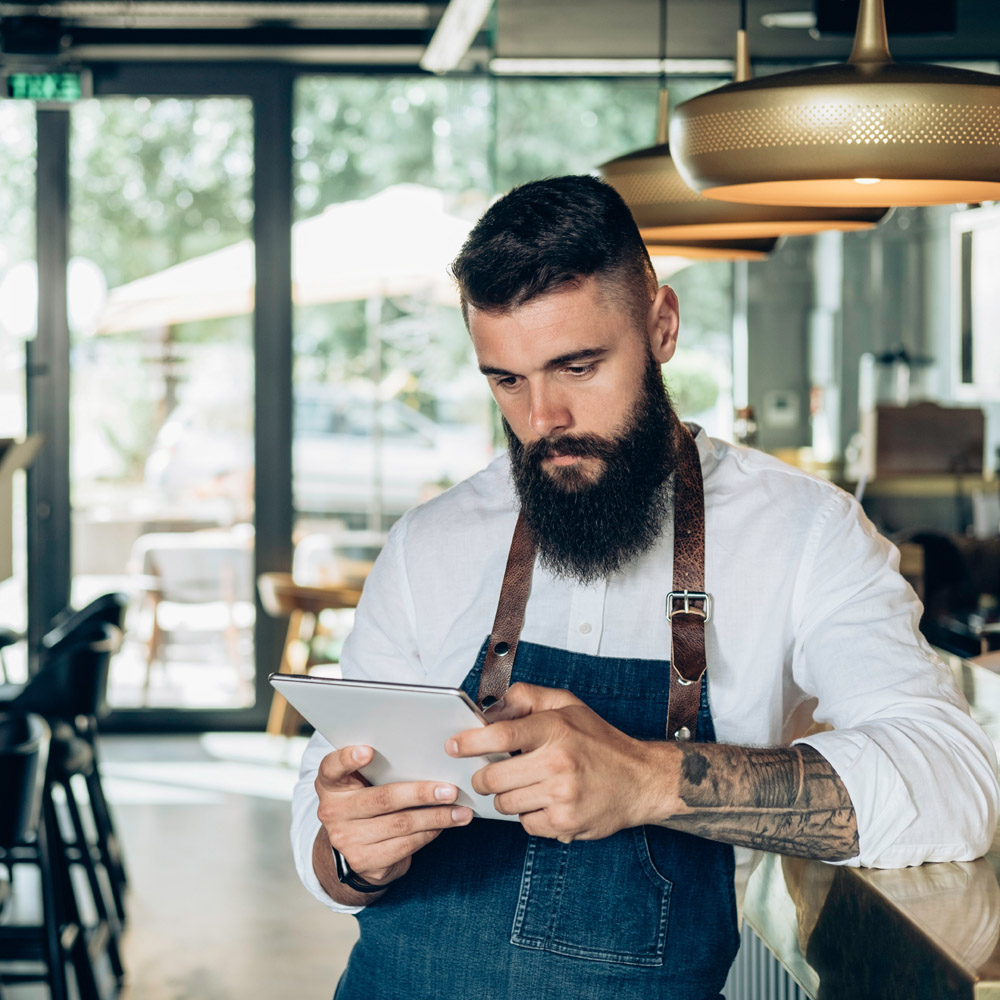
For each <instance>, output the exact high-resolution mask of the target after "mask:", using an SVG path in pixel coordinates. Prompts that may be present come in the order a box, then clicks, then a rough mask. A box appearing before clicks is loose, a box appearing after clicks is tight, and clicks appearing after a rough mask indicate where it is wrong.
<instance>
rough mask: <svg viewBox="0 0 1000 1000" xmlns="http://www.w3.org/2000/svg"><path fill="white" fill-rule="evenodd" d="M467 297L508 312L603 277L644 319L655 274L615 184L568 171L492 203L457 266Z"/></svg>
mask: <svg viewBox="0 0 1000 1000" xmlns="http://www.w3.org/2000/svg"><path fill="white" fill-rule="evenodd" d="M451 273H452V275H453V277H454V278H455V281H456V282H457V283H458V288H459V292H460V294H461V300H462V316H463V317H464V318H465V322H466V325H468V322H469V307H470V306H471V307H472V308H474V309H481V310H483V311H484V312H507V311H508V310H510V309H515V308H517V307H518V306H521V305H524V303H526V302H528V301H529V300H531V299H533V298H535V297H536V296H538V295H544V294H545V293H546V292H553V291H556V290H557V289H559V288H561V287H564V286H569V285H574V284H576V285H578V284H580V283H581V282H582V281H583V280H584V279H586V278H589V277H592V276H594V277H600V278H605V279H607V280H608V283H609V284H611V285H613V286H616V288H615V290H616V291H617V292H618V293H619V295H620V297H621V299H622V301H623V304H624V305H625V307H626V308H627V309H628V310H629V312H631V313H633V315H634V316H635V317H636V318H637V319H639V320H640V321H641V320H642V319H644V318H645V315H646V311H647V310H648V308H649V303H650V302H651V301H652V299H653V297H654V296H655V295H656V288H657V279H656V272H655V271H654V270H653V265H652V262H651V261H650V259H649V253H648V252H647V251H646V247H645V245H644V244H643V242H642V237H641V236H640V235H639V230H638V228H637V227H636V224H635V220H634V219H633V218H632V213H631V212H629V210H628V206H627V205H626V204H625V202H624V201H622V198H621V196H620V195H619V194H618V192H617V191H615V189H614V188H613V187H611V186H610V185H609V184H605V183H604V181H601V180H598V179H597V178H596V177H589V176H586V175H570V176H567V177H550V178H547V179H545V180H541V181H532V182H531V183H530V184H522V185H521V186H520V187H516V188H514V189H513V190H511V191H509V192H508V193H507V194H506V195H504V196H503V197H502V198H500V199H499V200H498V201H497V202H495V203H494V204H493V205H491V206H490V208H489V209H487V211H486V213H485V214H484V215H483V217H482V218H481V219H480V220H479V222H477V223H476V225H475V226H474V227H473V229H472V232H471V233H470V234H469V238H468V239H467V240H466V241H465V245H464V246H463V247H462V250H461V252H460V253H459V255H458V256H457V257H456V258H455V260H454V262H453V263H452V265H451Z"/></svg>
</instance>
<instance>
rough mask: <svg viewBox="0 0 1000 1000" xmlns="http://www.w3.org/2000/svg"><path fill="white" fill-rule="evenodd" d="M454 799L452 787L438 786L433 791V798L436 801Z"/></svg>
mask: <svg viewBox="0 0 1000 1000" xmlns="http://www.w3.org/2000/svg"><path fill="white" fill-rule="evenodd" d="M454 797H455V789H454V787H453V786H452V785H438V786H437V788H435V789H434V798H436V799H453V798H454Z"/></svg>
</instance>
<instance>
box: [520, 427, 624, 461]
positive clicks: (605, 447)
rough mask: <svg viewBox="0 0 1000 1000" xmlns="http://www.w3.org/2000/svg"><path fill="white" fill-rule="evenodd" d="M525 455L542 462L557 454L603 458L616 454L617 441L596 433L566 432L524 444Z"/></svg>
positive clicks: (606, 458) (528, 458) (527, 457)
mask: <svg viewBox="0 0 1000 1000" xmlns="http://www.w3.org/2000/svg"><path fill="white" fill-rule="evenodd" d="M523 447H524V457H525V458H526V459H527V460H528V461H530V462H535V463H537V462H541V461H543V460H544V459H546V458H555V457H556V456H557V455H572V456H574V457H576V458H603V459H604V460H605V461H607V460H608V459H610V458H611V457H613V456H614V454H615V451H616V442H614V441H609V440H608V439H607V438H603V437H599V436H598V435H596V434H564V435H562V436H561V437H558V438H554V439H549V438H543V439H541V440H539V441H532V442H531V444H527V445H524V446H523Z"/></svg>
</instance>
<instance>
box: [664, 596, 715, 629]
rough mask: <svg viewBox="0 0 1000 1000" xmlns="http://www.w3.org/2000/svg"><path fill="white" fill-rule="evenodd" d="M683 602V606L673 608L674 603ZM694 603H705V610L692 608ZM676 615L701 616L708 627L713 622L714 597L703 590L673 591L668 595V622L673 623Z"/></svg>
mask: <svg viewBox="0 0 1000 1000" xmlns="http://www.w3.org/2000/svg"><path fill="white" fill-rule="evenodd" d="M676 601H683V602H684V603H683V606H682V607H679V608H675V607H673V604H674V602H676ZM692 601H704V602H705V607H704V608H692V607H691V602H692ZM674 615H701V617H702V618H704V619H705V624H706V625H707V624H708V623H709V622H710V621H711V620H712V595H711V594H706V593H705V592H704V591H703V590H672V591H671V592H670V593H669V594H667V621H668V622H669V621H673V620H674Z"/></svg>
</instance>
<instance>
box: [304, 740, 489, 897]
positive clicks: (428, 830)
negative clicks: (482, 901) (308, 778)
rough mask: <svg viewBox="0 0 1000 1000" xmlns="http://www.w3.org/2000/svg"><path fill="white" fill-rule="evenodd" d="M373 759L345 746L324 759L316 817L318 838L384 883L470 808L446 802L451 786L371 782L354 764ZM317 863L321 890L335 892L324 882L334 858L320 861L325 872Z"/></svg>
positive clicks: (461, 821)
mask: <svg viewBox="0 0 1000 1000" xmlns="http://www.w3.org/2000/svg"><path fill="white" fill-rule="evenodd" d="M373 757H374V751H373V750H372V748H371V747H343V748H341V749H340V750H334V751H333V752H332V753H329V754H327V755H326V757H324V758H323V761H322V763H321V764H320V766H319V773H318V775H317V777H316V792H317V793H318V795H319V809H318V810H317V815H318V816H319V820H320V822H321V823H322V824H323V830H322V831H321V832H320V838H323V837H324V836H325V838H326V839H327V840H328V841H329V846H330V847H334V848H336V849H337V850H338V851H340V853H341V854H342V855H343V856H344V858H345V859H346V860H347V863H348V864H349V865H350V866H351V868H352V869H353V870H354V871H355V872H356V873H357V874H358V875H359V876H360V877H361V878H363V879H364V880H365V881H366V882H370V883H372V884H373V885H381V884H385V885H388V884H389V883H390V882H394V881H395V880H396V879H398V878H399V877H400V876H402V875H404V874H405V873H406V872H407V870H408V869H409V867H410V859H411V857H412V856H413V855H414V854H415V853H416V852H417V851H419V850H420V848H421V847H424V846H425V845H427V844H429V843H430V842H431V841H432V840H433V839H434V838H435V837H436V836H437V835H438V834H439V833H440V832H441V831H442V830H446V829H448V828H449V827H454V826H465V825H466V824H467V823H469V822H470V821H471V819H472V810H471V809H469V808H467V807H466V806H453V805H450V804H449V803H453V802H454V801H455V798H456V796H457V795H458V790H457V789H456V788H455V786H454V785H448V784H442V783H440V782H434V781H407V782H395V783H392V784H387V785H369V784H368V782H367V781H366V780H365V779H364V777H363V776H362V775H361V774H359V773H358V768H361V767H364V766H365V765H366V764H368V763H370V762H371V760H372V758H373ZM317 843H319V838H318V839H317ZM330 858H331V859H332V855H330ZM315 867H316V869H317V871H316V874H317V876H318V877H319V878H320V881H321V882H322V883H323V887H324V889H326V890H327V892H329V893H330V894H331V895H334V893H333V892H331V886H330V885H329V884H328V882H329V872H330V871H332V870H333V869H332V861H331V865H327V864H325V863H324V864H323V865H322V867H323V871H320V865H318V864H317V865H315ZM324 875H326V878H324ZM333 888H335V887H333ZM341 895H342V893H340V892H337V896H338V897H339V896H341ZM353 895H357V894H353ZM350 901H351V902H353V901H354V899H353V898H352V899H351V900H350ZM366 901H367V900H366Z"/></svg>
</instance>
